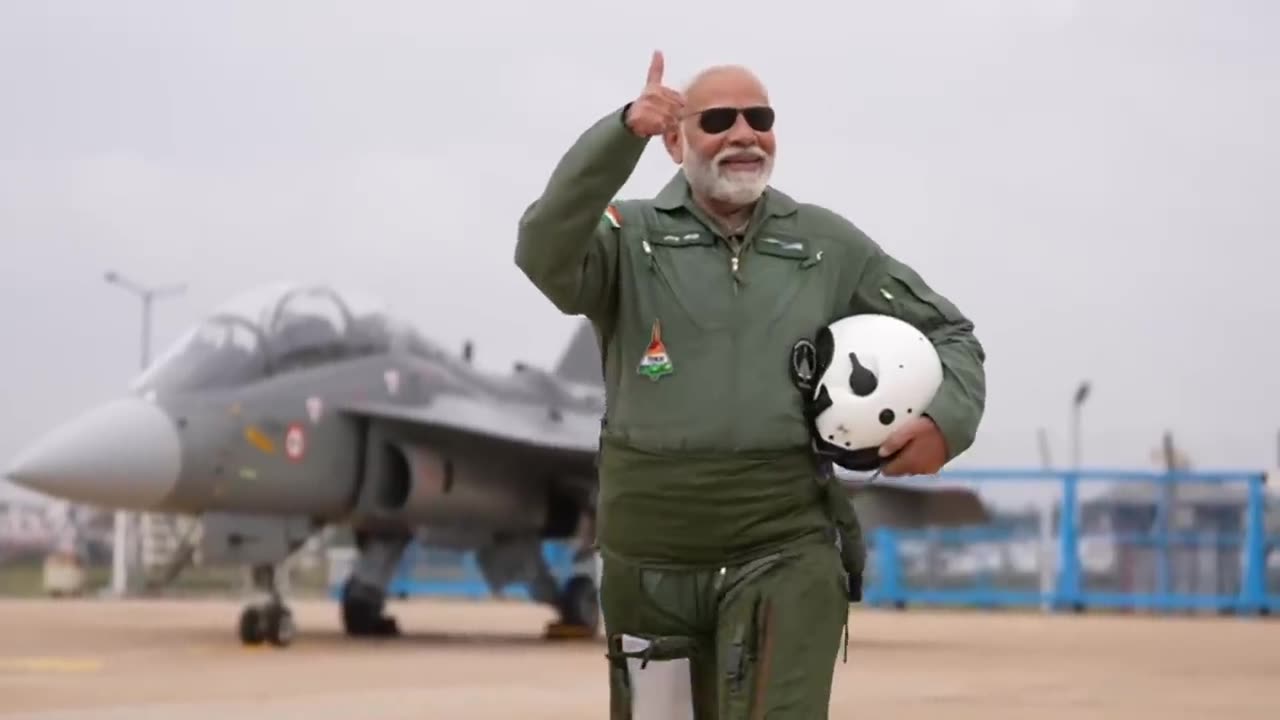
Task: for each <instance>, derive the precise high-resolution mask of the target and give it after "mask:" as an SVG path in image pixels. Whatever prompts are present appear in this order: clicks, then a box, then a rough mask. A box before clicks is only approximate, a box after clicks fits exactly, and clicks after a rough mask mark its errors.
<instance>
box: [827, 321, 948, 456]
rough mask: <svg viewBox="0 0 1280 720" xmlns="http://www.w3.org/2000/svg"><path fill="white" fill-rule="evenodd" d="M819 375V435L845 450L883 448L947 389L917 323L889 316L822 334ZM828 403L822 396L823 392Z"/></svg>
mask: <svg viewBox="0 0 1280 720" xmlns="http://www.w3.org/2000/svg"><path fill="white" fill-rule="evenodd" d="M815 349H816V351H817V355H818V363H819V366H820V367H821V368H822V372H821V375H819V376H818V377H817V378H815V384H814V387H813V392H814V400H815V401H816V402H817V406H818V407H819V408H821V411H820V412H819V413H818V414H817V416H816V418H815V419H814V426H815V427H814V431H815V433H816V434H817V435H818V436H819V437H820V438H821V440H822V441H823V442H825V443H828V444H830V445H832V446H834V447H835V448H838V449H840V450H843V451H857V450H865V449H869V448H878V447H879V446H880V445H881V443H883V442H884V440H885V438H887V437H888V436H889V434H890V433H892V432H893V431H894V430H897V429H898V428H899V427H901V426H902V425H903V424H905V423H907V422H908V421H909V420H911V419H912V418H915V417H919V416H920V414H921V413H923V412H924V411H925V409H926V408H927V407H928V406H929V403H930V402H932V401H933V398H934V396H935V395H936V394H937V392H938V388H939V387H940V386H941V384H942V362H941V360H940V359H939V358H938V351H937V350H936V349H935V348H934V346H933V343H932V342H930V340H929V338H927V337H926V336H925V335H924V333H922V332H920V331H919V330H917V329H916V328H915V326H913V325H911V324H910V323H907V322H905V321H903V320H899V319H898V318H895V317H892V316H889V315H878V314H866V315H852V316H850V317H846V318H843V319H840V320H837V321H835V322H833V323H831V324H830V325H828V326H827V327H826V328H824V329H823V330H822V332H821V333H819V336H818V338H817V342H816V343H815ZM824 394H825V395H826V398H823V397H822V396H823V395H824Z"/></svg>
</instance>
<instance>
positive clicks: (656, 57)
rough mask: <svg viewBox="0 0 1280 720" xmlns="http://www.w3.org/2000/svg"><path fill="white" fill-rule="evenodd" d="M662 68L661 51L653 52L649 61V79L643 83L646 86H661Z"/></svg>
mask: <svg viewBox="0 0 1280 720" xmlns="http://www.w3.org/2000/svg"><path fill="white" fill-rule="evenodd" d="M663 66H664V62H663V60H662V51H661V50H654V51H653V59H652V60H650V61H649V77H648V78H646V79H645V83H646V84H648V85H661V84H662V70H663Z"/></svg>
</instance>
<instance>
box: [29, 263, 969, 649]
mask: <svg viewBox="0 0 1280 720" xmlns="http://www.w3.org/2000/svg"><path fill="white" fill-rule="evenodd" d="M603 412H604V397H603V383H602V382H601V367H600V355H599V350H598V347H597V344H596V339H595V336H594V333H593V331H592V328H591V325H590V323H587V322H583V324H582V325H581V326H580V328H579V329H578V331H577V333H576V334H575V335H574V337H573V339H572V340H571V341H570V344H569V346H568V348H567V349H566V350H565V352H564V353H563V355H562V357H561V359H560V361H559V364H558V366H557V367H555V368H554V370H552V371H546V370H543V369H539V368H536V367H533V366H530V365H528V364H524V363H516V364H515V366H514V368H513V369H512V370H511V371H510V372H509V373H505V374H499V373H492V372H486V371H482V370H481V369H479V368H477V367H475V366H474V365H473V363H472V348H471V346H470V344H467V345H465V346H464V348H463V350H462V352H460V353H456V354H455V353H451V352H449V351H447V350H445V349H444V348H443V347H441V346H439V345H437V344H436V343H434V342H432V341H431V340H429V339H428V338H427V337H426V336H425V335H423V334H422V333H420V332H419V331H418V330H416V329H415V328H413V327H411V326H409V325H408V324H405V323H403V322H400V321H398V320H397V319H396V318H395V317H393V316H392V315H391V314H390V313H389V312H387V310H386V307H385V306H384V305H382V304H381V303H378V302H373V301H372V300H371V299H370V298H366V297H362V296H360V295H358V294H353V293H348V292H342V293H340V292H338V291H336V290H335V289H334V288H333V287H331V286H328V285H322V284H321V285H307V284H303V285H295V284H278V285H272V286H269V287H265V288H261V289H258V290H254V291H251V292H248V293H245V294H244V295H242V296H240V297H238V298H235V299H233V300H231V301H230V302H228V303H226V304H224V305H222V306H220V307H219V308H217V309H215V310H214V311H213V312H212V313H210V314H208V315H207V316H205V317H204V318H203V319H202V320H200V321H199V322H198V323H196V324H195V326H194V327H192V328H191V329H190V330H188V331H187V332H186V333H184V334H183V335H182V336H181V337H180V338H179V339H178V340H177V341H176V342H175V343H174V344H173V346H172V347H171V348H170V349H168V350H167V351H166V352H165V353H163V354H162V355H161V356H160V357H159V358H158V359H157V360H156V362H154V363H153V364H152V365H151V367H149V368H148V369H147V370H146V371H145V372H144V373H143V374H142V375H140V376H139V377H138V378H137V379H136V381H135V382H134V383H133V384H132V386H131V388H130V390H129V392H128V393H126V394H124V396H123V397H120V398H119V399H116V400H114V401H112V402H109V403H107V404H105V405H102V406H100V407H96V408H93V409H91V410H89V411H88V412H86V413H85V414H83V415H81V416H80V417H78V418H75V419H73V420H71V421H70V422H68V423H67V424H65V425H63V426H61V427H58V428H55V429H54V430H53V431H52V432H51V433H49V434H48V435H46V436H45V437H43V438H41V439H40V440H38V441H37V442H36V443H35V444H33V445H32V446H31V447H30V448H28V449H27V450H26V451H25V452H24V453H22V454H21V455H20V456H19V457H18V458H17V459H16V461H15V462H14V463H13V465H12V467H11V468H10V469H9V470H8V471H7V473H6V475H7V477H8V478H9V479H11V480H12V481H14V482H16V483H18V484H20V485H24V486H26V487H28V488H31V489H34V490H37V491H40V492H43V493H46V494H48V495H52V496H55V497H59V498H63V499H66V500H71V501H74V502H80V503H86V504H91V505H96V506H99V507H103V508H111V509H125V510H137V511H145V512H153V513H177V514H185V515H194V516H199V517H200V519H201V523H202V527H203V537H202V539H201V541H200V542H201V550H202V557H203V561H204V562H205V563H233V564H243V565H247V566H250V567H252V570H253V572H252V577H253V579H254V584H255V587H256V589H257V590H259V591H260V592H261V593H262V594H263V595H264V596H265V600H264V601H262V602H256V603H252V604H249V605H247V606H246V607H245V608H244V610H243V612H242V613H241V616H240V623H239V632H240V637H241V640H242V641H243V642H245V643H261V642H264V641H266V642H271V643H273V644H276V645H281V646H283V645H287V644H288V643H289V642H290V641H291V640H292V638H293V637H294V635H295V632H296V628H295V625H294V621H293V619H292V615H291V613H290V612H289V609H288V607H287V606H286V604H285V601H284V598H283V597H282V594H281V592H280V588H279V585H278V583H277V578H276V568H277V567H279V565H280V563H282V562H283V561H284V560H286V559H287V558H288V557H289V556H290V555H292V554H293V553H294V552H295V551H296V550H297V549H298V548H300V547H301V546H302V545H303V544H304V543H305V542H306V541H307V540H308V539H309V538H311V537H312V536H313V535H315V534H316V533H318V532H319V531H321V530H322V529H324V528H326V527H330V526H341V525H345V526H347V527H349V528H350V529H351V530H352V531H353V534H354V537H355V541H356V546H357V549H358V555H357V558H356V562H355V566H354V568H353V570H352V572H351V575H350V576H349V578H348V579H347V580H346V582H345V583H344V585H343V587H342V590H341V593H340V602H341V619H342V624H343V627H344V629H345V632H346V633H347V634H348V635H353V636H359V635H394V634H397V633H398V632H399V628H398V626H397V623H396V621H395V619H394V618H392V617H390V616H388V615H387V614H386V613H385V600H386V588H387V585H388V583H389V582H390V581H391V579H392V575H393V574H394V572H395V569H396V566H397V564H398V562H399V559H400V557H401V554H402V553H403V551H404V549H405V548H406V546H407V545H408V544H409V543H411V542H417V543H420V544H422V545H424V546H428V547H442V548H450V549H455V550H456V549H461V550H468V551H474V552H475V553H476V559H477V563H478V565H479V567H480V569H481V571H482V574H483V575H484V577H485V580H486V582H487V583H488V584H489V586H490V589H491V590H492V591H493V592H494V593H497V592H499V591H500V590H501V588H503V587H505V586H506V585H509V584H511V583H516V582H523V583H524V584H526V586H527V587H528V589H529V595H530V597H531V598H532V599H533V600H534V601H535V602H539V603H544V604H546V605H549V606H551V607H553V608H554V609H555V610H556V611H557V614H558V617H559V621H560V624H561V625H562V626H565V627H570V628H578V629H580V630H581V631H582V633H583V634H586V635H595V634H596V633H597V632H598V629H599V628H598V617H599V614H598V609H597V607H598V606H597V597H596V584H595V581H594V579H593V578H594V573H593V572H592V571H591V568H593V566H594V558H593V556H592V554H591V553H590V552H589V545H590V540H591V534H592V528H593V523H594V505H595V489H596V464H595V460H596V452H597V443H598V438H599V432H600V422H601V417H602V415H603ZM850 492H851V495H852V502H854V504H855V507H856V508H857V510H858V512H859V513H860V516H862V517H864V525H866V529H868V530H870V529H872V528H874V526H875V525H876V524H879V523H890V524H899V525H911V526H915V525H922V524H949V525H950V524H967V523H976V522H985V521H986V520H987V519H988V518H987V515H986V510H985V509H984V508H983V506H982V503H981V502H980V501H979V500H978V498H977V496H976V495H974V494H973V493H970V492H968V491H967V490H960V491H951V492H950V494H936V493H933V492H931V491H928V490H919V489H916V488H905V487H900V486H895V485H885V484H880V483H873V484H865V483H864V484H862V485H860V486H858V489H856V490H852V489H851V491H850ZM575 538H576V539H580V540H583V541H584V544H585V546H586V549H585V550H584V552H583V553H581V554H580V557H583V558H585V560H584V562H582V563H580V564H578V565H576V566H575V571H574V574H573V575H572V577H570V578H569V579H568V580H567V581H565V582H563V583H558V582H557V580H556V579H555V576H554V575H553V574H552V573H551V571H550V569H549V568H548V566H547V564H546V562H545V559H544V556H543V554H542V547H543V543H544V542H545V541H547V540H553V539H557V540H562V539H569V540H573V539H575Z"/></svg>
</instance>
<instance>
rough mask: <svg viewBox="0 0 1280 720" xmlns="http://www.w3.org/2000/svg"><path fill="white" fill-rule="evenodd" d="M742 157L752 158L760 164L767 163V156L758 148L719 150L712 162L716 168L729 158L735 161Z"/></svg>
mask: <svg viewBox="0 0 1280 720" xmlns="http://www.w3.org/2000/svg"><path fill="white" fill-rule="evenodd" d="M742 157H752V158H755V159H756V160H759V161H761V162H768V161H769V154H768V153H766V152H765V151H764V150H761V149H760V148H758V147H749V148H725V149H724V150H721V151H720V152H718V153H716V157H715V160H714V161H712V162H713V164H714V165H715V166H716V167H720V166H721V165H723V164H724V162H725V161H726V160H728V159H729V158H734V159H737V158H742Z"/></svg>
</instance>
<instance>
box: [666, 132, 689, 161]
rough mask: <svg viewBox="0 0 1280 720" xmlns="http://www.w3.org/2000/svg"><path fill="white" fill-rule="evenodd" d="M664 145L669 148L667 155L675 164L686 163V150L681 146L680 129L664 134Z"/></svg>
mask: <svg viewBox="0 0 1280 720" xmlns="http://www.w3.org/2000/svg"><path fill="white" fill-rule="evenodd" d="M662 144H663V145H666V146H667V154H668V155H670V156H671V160H672V161H673V162H675V164H677V165H679V164H680V163H683V162H684V148H682V147H681V146H680V129H679V128H672V129H670V130H667V131H666V132H664V133H662Z"/></svg>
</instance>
